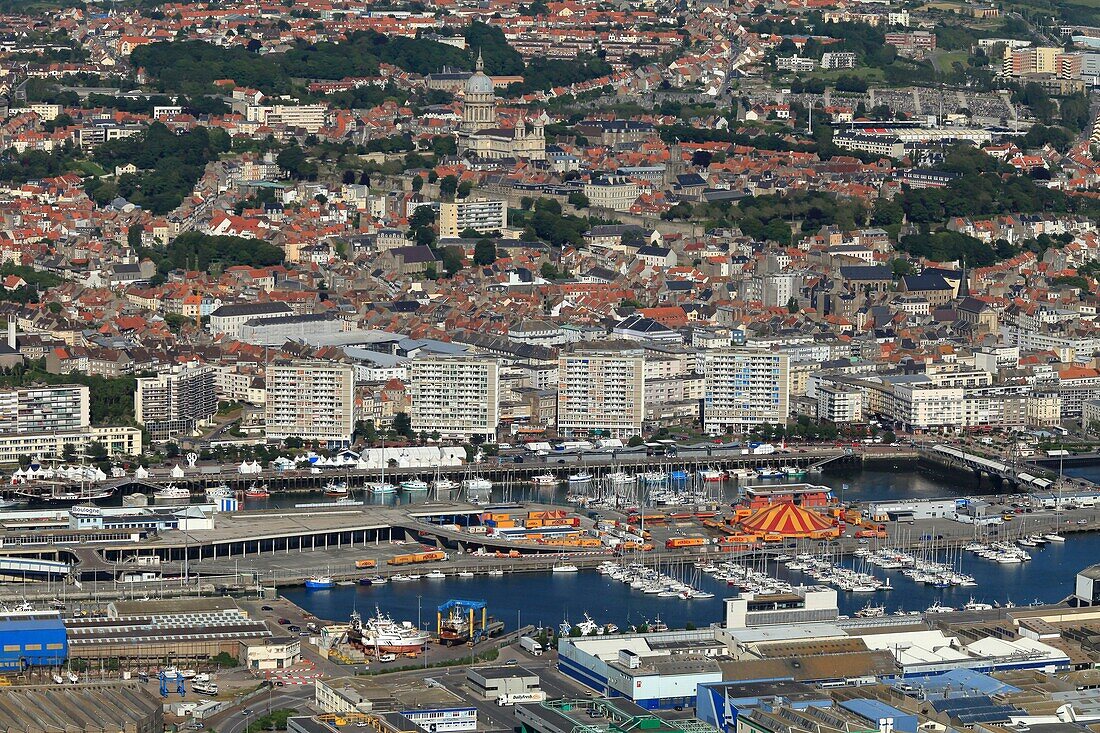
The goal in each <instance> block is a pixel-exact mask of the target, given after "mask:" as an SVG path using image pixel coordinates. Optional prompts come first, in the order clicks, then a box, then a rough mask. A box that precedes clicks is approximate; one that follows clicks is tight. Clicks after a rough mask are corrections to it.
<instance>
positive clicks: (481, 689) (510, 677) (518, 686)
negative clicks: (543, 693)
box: [466, 667, 541, 700]
mask: <svg viewBox="0 0 1100 733" xmlns="http://www.w3.org/2000/svg"><path fill="white" fill-rule="evenodd" d="M466 684H467V685H468V686H469V687H470V689H471V690H473V692H474V694H476V695H479V696H481V697H483V698H485V699H486V700H496V699H497V698H499V697H503V696H504V695H523V694H526V693H530V692H538V691H539V690H540V689H541V688H540V686H539V676H538V675H537V674H535V673H534V672H531V671H528V670H526V669H524V668H523V667H472V668H471V669H469V670H467V672H466Z"/></svg>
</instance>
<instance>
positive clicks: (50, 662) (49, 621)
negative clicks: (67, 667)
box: [0, 611, 69, 671]
mask: <svg viewBox="0 0 1100 733" xmlns="http://www.w3.org/2000/svg"><path fill="white" fill-rule="evenodd" d="M68 654H69V643H68V637H67V634H66V631H65V624H64V623H63V622H62V621H61V615H60V614H58V613H57V611H10V612H7V613H3V614H0V670H5V671H22V670H24V669H26V668H27V667H57V666H60V665H61V664H63V663H64V662H65V659H66V658H67V657H68Z"/></svg>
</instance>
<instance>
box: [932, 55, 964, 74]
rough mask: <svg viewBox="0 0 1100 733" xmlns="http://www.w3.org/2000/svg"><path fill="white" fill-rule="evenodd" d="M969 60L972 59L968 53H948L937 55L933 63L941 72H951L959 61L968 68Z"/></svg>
mask: <svg viewBox="0 0 1100 733" xmlns="http://www.w3.org/2000/svg"><path fill="white" fill-rule="evenodd" d="M968 58H970V54H969V53H968V52H967V51H946V52H944V53H939V54H936V55H935V56H934V57H933V59H932V63H934V64H935V65H936V68H937V69H939V70H940V71H951V64H953V63H955V62H956V61H958V62H959V63H960V64H962V65H963V66H966V60H967V59H968Z"/></svg>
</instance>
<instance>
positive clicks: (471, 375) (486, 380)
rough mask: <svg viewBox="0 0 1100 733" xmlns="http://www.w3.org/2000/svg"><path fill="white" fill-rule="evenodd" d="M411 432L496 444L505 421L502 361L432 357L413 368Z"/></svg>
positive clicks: (486, 358)
mask: <svg viewBox="0 0 1100 733" xmlns="http://www.w3.org/2000/svg"><path fill="white" fill-rule="evenodd" d="M409 396H410V399H411V404H412V407H411V411H412V415H411V417H412V429H413V430H415V431H416V432H421V431H423V432H426V433H432V432H438V433H439V434H440V435H441V436H442V437H444V438H452V439H459V440H469V439H470V438H473V437H479V438H484V439H485V440H487V441H492V440H494V439H495V437H496V431H497V424H498V423H499V422H500V361H499V360H498V359H493V358H488V357H483V356H474V355H466V354H462V355H456V356H428V357H418V358H416V359H413V361H412V362H411V363H410V365H409Z"/></svg>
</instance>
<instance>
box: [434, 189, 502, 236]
mask: <svg viewBox="0 0 1100 733" xmlns="http://www.w3.org/2000/svg"><path fill="white" fill-rule="evenodd" d="M507 226H508V202H507V201H504V200H503V199H499V200H498V199H486V198H471V199H464V200H462V201H444V202H443V203H441V204H440V205H439V236H440V237H444V238H446V237H457V236H459V235H461V234H462V232H464V231H466V230H467V229H473V230H474V231H476V232H477V233H478V234H488V233H489V232H499V231H503V230H504V228H505V227H507Z"/></svg>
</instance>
